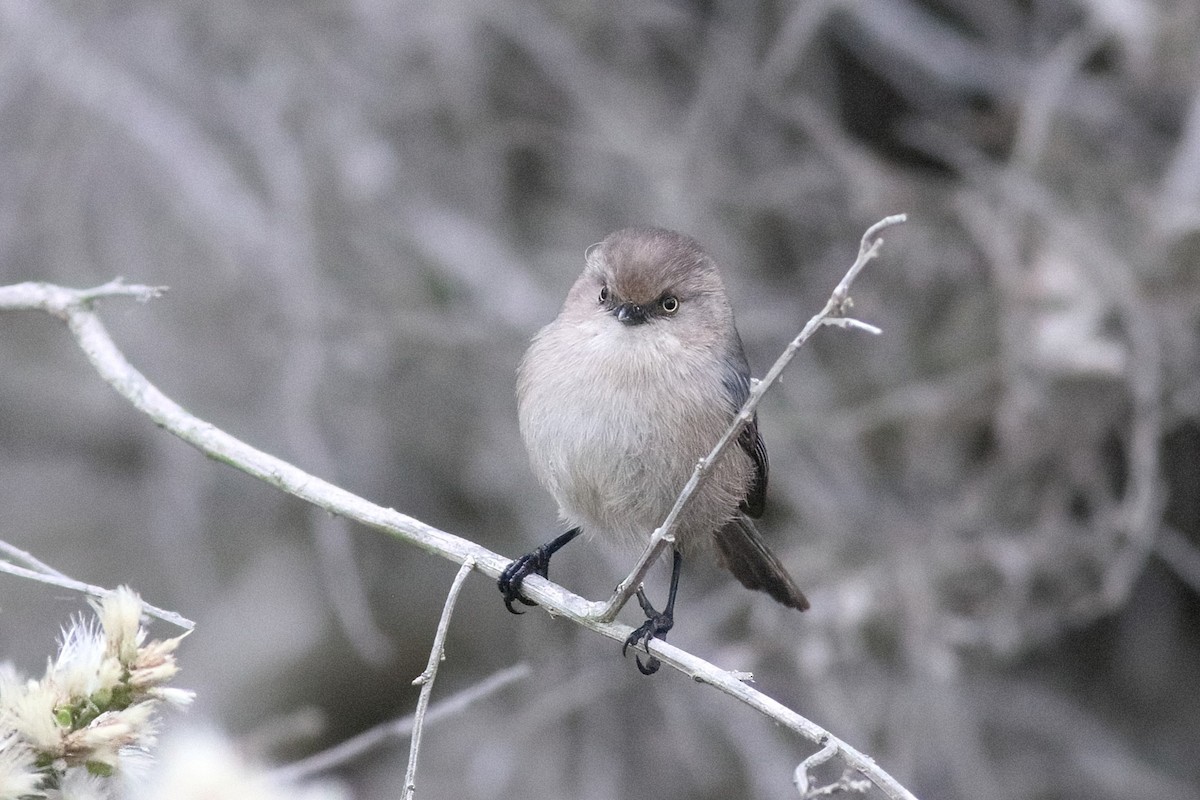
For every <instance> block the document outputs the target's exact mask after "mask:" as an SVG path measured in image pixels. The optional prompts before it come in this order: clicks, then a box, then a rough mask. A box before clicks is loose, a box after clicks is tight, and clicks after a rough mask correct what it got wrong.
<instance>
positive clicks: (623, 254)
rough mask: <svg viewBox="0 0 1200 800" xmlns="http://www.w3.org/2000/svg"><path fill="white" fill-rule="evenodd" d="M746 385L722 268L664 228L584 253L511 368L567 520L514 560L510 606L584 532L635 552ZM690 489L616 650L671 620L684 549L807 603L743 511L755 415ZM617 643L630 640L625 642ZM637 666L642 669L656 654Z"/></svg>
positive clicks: (761, 479)
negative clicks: (652, 595)
mask: <svg viewBox="0 0 1200 800" xmlns="http://www.w3.org/2000/svg"><path fill="white" fill-rule="evenodd" d="M749 392H750V367H749V364H748V363H747V361H746V354H745V352H744V351H743V350H742V340H741V338H740V337H739V336H738V332H737V328H736V327H735V326H734V322H733V310H732V309H731V308H730V305H729V301H728V300H727V299H726V297H725V288H724V286H723V285H722V284H721V279H720V277H719V276H718V275H717V268H716V265H715V264H714V263H713V260H712V259H711V258H710V257H709V256H708V254H707V253H705V252H704V250H703V249H702V248H701V247H700V245H699V244H698V243H697V242H696V241H695V240H693V239H691V238H689V237H687V236H684V235H682V234H679V233H674V232H672V231H668V230H662V229H660V228H628V229H625V230H620V231H617V232H616V233H613V234H611V235H610V236H609V237H608V238H606V239H605V240H604V241H603V242H601V243H600V244H598V245H595V246H593V247H592V248H590V249H589V250H588V252H587V256H586V259H585V265H584V269H583V274H582V275H580V276H579V279H578V280H577V281H575V285H574V286H572V287H571V291H570V292H569V293H568V294H567V300H566V302H565V303H564V304H563V307H562V311H560V312H559V315H558V317H557V318H555V320H554V321H553V322H551V323H550V324H549V325H547V326H546V327H544V328H542V330H541V331H540V332H539V333H538V334H537V335H536V336H535V337H534V339H533V343H532V344H531V345H530V347H529V350H528V352H527V353H526V354H525V358H524V359H523V360H522V361H521V366H520V368H519V370H518V375H517V406H518V411H519V416H520V425H521V435H522V437H523V438H524V439H525V447H526V448H527V449H528V451H529V456H530V460H531V461H532V464H533V470H534V472H535V473H536V475H537V478H538V480H539V481H541V483H542V485H544V486H545V487H546V488H547V489H548V490H549V491H550V494H551V495H553V496H554V499H555V500H556V501H557V502H558V508H559V514H560V516H561V518H562V519H563V520H564V521H565V522H566V524H567V525H569V526H570V530H568V531H567V532H566V533H564V534H562V535H561V536H559V537H558V538H556V539H554V540H553V541H551V542H548V543H547V544H545V545H542V546H541V547H539V548H537V549H536V550H535V551H533V552H532V553H530V554H528V555H526V556H523V557H522V558H519V559H517V560H516V561H514V562H513V563H512V564H510V565H509V567H508V569H507V570H505V572H504V574H503V575H502V576H501V578H500V591H501V593H502V594H503V595H504V602H505V605H506V607H507V608H508V610H509V611H512V612H513V613H520V612H518V611H517V610H516V609H514V608H513V606H512V601H513V600H519V601H521V602H522V603H525V604H526V605H534V603H532V602H531V601H529V600H528V599H526V598H525V597H522V596H521V595H520V588H521V582H522V581H523V580H524V579H525V577H526V576H527V575H531V574H538V575H542V576H545V575H547V573H548V569H549V564H550V557H551V556H552V555H553V554H554V553H555V552H556V551H557V550H559V549H560V548H562V546H563V545H565V544H567V543H568V542H569V541H571V540H572V539H574V538H575V537H576V536H578V535H579V533H580V532H581V531H582V532H586V533H587V534H589V535H592V536H599V537H601V538H604V539H607V540H611V541H616V542H620V543H626V544H629V545H632V546H635V547H637V548H640V547H644V546H645V545H646V543H647V541H648V539H649V537H650V534H651V533H652V532H653V531H654V529H655V528H657V527H658V526H659V525H661V524H662V522H663V520H664V519H666V517H667V514H668V513H669V512H670V510H671V507H672V506H673V505H674V503H675V500H676V498H678V496H679V493H680V491H681V490H682V489H683V487H684V484H686V483H687V481H688V479H689V478H690V477H691V475H692V472H693V470H694V469H695V467H696V462H697V461H698V460H699V459H700V458H701V457H703V456H705V455H707V454H708V452H709V451H710V450H711V449H712V447H713V445H715V444H716V442H717V440H718V439H719V438H720V437H721V435H722V434H723V433H724V432H725V429H726V428H727V427H728V426H729V424H730V422H732V420H733V418H734V417H735V416H736V414H737V412H738V410H739V409H740V408H741V406H742V404H743V403H744V402H745V400H746V397H747V396H748V394H749ZM737 444H738V445H739V446H737V447H730V448H728V449H726V450H725V452H724V453H723V455H722V458H721V459H720V460H719V461H718V462H717V463H716V464H714V465H713V467H712V470H711V472H710V473H709V475H708V478H707V480H706V481H705V482H704V483H703V484H702V485H701V487H700V488H699V490H698V491H697V492H696V494H695V495H694V496H693V497H692V498H691V500H690V502H689V504H688V505H687V506H686V507H685V510H684V511H683V513H682V515H681V516H680V519H679V525H678V527H677V529H676V538H675V548H674V560H673V565H672V566H673V568H672V572H671V586H670V590H669V593H668V599H667V604H666V606H665V608H664V609H663V611H662V612H658V611H656V610H655V609H654V607H653V606H652V605H651V604H650V602H649V601H648V600H647V599H646V596H645V594H644V593H642V592H641V591H639V594H638V600H639V602H640V603H641V605H642V609H643V611H644V612H645V613H646V617H647V619H646V622H645V623H643V624H642V625H641V627H639V628H638V629H637V630H635V631H634V632H633V634H632V635H630V637H629V638H628V639H627V640H626V642H625V648H628V647H629V646H630V645H634V646H637V645H638V644H642V645H644V646H645V647H646V648H647V652H649V649H648V648H649V641H650V639H652V638H655V637H657V638H663V637H665V635H666V633H667V631H669V630H670V629H671V627H672V625H673V624H674V610H675V594H676V589H677V588H678V584H679V572H680V567H681V565H682V563H683V558H684V557H685V556H686V557H691V556H692V555H693V554H696V553H706V552H715V556H716V558H717V561H718V562H719V563H720V564H721V565H722V566H724V567H725V568H726V569H728V570H729V571H730V572H732V573H733V575H734V576H735V577H736V578H737V579H738V580H739V581H741V582H742V584H743V585H744V586H746V587H747V588H750V589H757V590H761V591H764V592H766V593H767V594H769V595H771V597H772V598H774V599H775V600H777V601H778V602H780V603H782V604H783V605H785V606H788V607H790V608H795V609H799V610H801V611H803V610H804V609H806V608H808V600H807V599H806V598H805V597H804V595H803V594H802V593H801V591H800V590H799V589H798V588H796V584H795V583H794V582H793V581H792V579H791V577H790V576H789V575H788V573H787V571H786V570H785V569H784V568H783V565H782V564H781V563H780V561H779V559H778V558H777V557H776V556H775V554H774V553H772V552H771V550H770V549H769V548H768V547H767V545H766V543H765V542H763V540H762V537H761V536H760V535H759V533H758V531H757V530H756V529H755V527H754V524H753V523H752V522H751V517H755V518H756V517H759V516H761V515H762V512H763V506H764V502H765V499H766V491H767V451H766V448H765V447H764V445H763V441H762V438H761V437H760V436H759V434H758V425H757V420H751V421H750V422H749V424H747V425H746V427H745V428H744V429H743V430H742V432H741V434H740V436H739V437H738V440H737ZM622 652H624V648H623V649H622ZM637 663H638V669H639V670H641V671H642V672H643V673H645V674H647V675H649V674H652V673H653V672H655V671H657V669H658V667H659V662H658V660H657V659H654V658H653V657H651V658H650V660H649V662H648V664H646V665H643V664H642V662H641V660H640V659H638V660H637Z"/></svg>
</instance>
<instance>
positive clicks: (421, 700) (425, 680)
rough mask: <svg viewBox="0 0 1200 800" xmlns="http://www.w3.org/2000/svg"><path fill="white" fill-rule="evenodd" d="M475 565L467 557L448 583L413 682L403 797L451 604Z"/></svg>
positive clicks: (412, 786) (412, 777) (412, 774)
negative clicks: (414, 692) (430, 643)
mask: <svg viewBox="0 0 1200 800" xmlns="http://www.w3.org/2000/svg"><path fill="white" fill-rule="evenodd" d="M474 566H475V562H474V561H472V560H471V559H470V558H468V559H467V560H466V561H464V562H463V565H462V566H461V567H459V570H458V574H457V575H455V576H454V583H452V584H450V592H449V593H448V594H447V595H446V604H445V605H444V606H442V618H441V619H440V620H438V626H437V632H436V633H435V634H434V636H433V646H432V647H431V648H429V663H428V665H426V667H425V671H424V672H422V673H421V674H420V675H418V676H417V677H416V679H415V680H414V681H413V685H414V686H420V687H421V694H420V695H419V696H418V697H417V711H416V713H415V714H414V715H413V728H412V742H411V743H410V745H409V749H408V769H406V770H405V771H404V794H403V795H401V796H402V797H404V798H405V800H411V798H412V796H413V792H415V791H416V789H417V785H416V779H417V756H418V755H419V754H420V752H421V730H422V729H423V728H424V725H425V712H426V710H427V709H428V708H429V697H430V695H432V694H433V682H434V680H435V679H436V678H437V673H438V667H439V666H440V665H441V663H442V659H444V658H445V657H446V633H447V631H449V630H450V617H451V616H452V615H453V614H454V604H455V603H457V602H458V593H459V592H460V591H462V586H463V583H464V582H465V581H466V580H467V576H468V575H470V574H471V569H472V567H474Z"/></svg>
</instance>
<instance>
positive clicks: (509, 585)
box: [497, 545, 550, 614]
mask: <svg viewBox="0 0 1200 800" xmlns="http://www.w3.org/2000/svg"><path fill="white" fill-rule="evenodd" d="M530 575H541V576H542V577H543V578H547V577H549V575H550V553H548V552H547V551H546V546H545V545H542V546H540V547H538V548H537V549H536V550H534V551H533V552H532V553H526V554H525V555H523V556H521V557H520V558H518V559H517V560H516V561H514V562H512V563H511V564H509V565H508V566H507V567H505V568H504V572H501V573H500V580H499V581H497V585H498V586H499V587H500V594H501V595H503V596H504V607H505V608H507V609H508V610H509V612H510V613H512V614H524V613H525V612H524V611H519V610H517V609H515V608H513V606H512V602H513V600H519V601H520V602H522V603H524V604H525V605H527V606H536V605H537V603H535V602H533V601H532V600H529V599H527V598H525V597H523V596H522V595H521V584H522V582H524V580H525V579H526V578H527V577H529V576H530Z"/></svg>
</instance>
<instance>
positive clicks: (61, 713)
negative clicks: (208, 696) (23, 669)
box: [0, 587, 193, 800]
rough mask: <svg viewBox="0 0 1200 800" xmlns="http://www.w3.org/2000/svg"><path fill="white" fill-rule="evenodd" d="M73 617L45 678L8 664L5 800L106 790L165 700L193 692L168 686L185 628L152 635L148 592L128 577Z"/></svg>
mask: <svg viewBox="0 0 1200 800" xmlns="http://www.w3.org/2000/svg"><path fill="white" fill-rule="evenodd" d="M92 607H93V608H94V609H95V611H96V616H97V617H98V620H99V622H98V624H97V622H96V620H87V619H84V618H82V617H80V618H78V619H76V620H74V621H73V622H72V623H71V625H70V626H69V627H68V628H67V629H66V631H65V632H64V633H63V639H62V645H61V647H60V649H59V653H58V657H57V658H55V659H52V660H51V661H50V663H49V664H48V665H47V666H46V673H45V675H44V676H43V677H42V678H41V679H40V680H33V679H30V680H25V679H23V678H21V677H20V676H19V675H18V674H17V673H16V671H15V670H14V669H13V668H12V667H11V665H7V664H5V665H0V800H19V799H20V798H46V799H47V800H71V799H73V798H88V800H91V798H97V799H98V798H107V797H110V796H112V788H111V786H110V784H111V783H112V781H110V780H108V779H109V778H111V777H112V776H114V775H115V774H117V773H118V772H120V771H128V769H129V768H130V767H131V766H133V765H134V764H136V763H137V762H138V760H139V759H143V758H145V754H146V750H147V748H148V747H149V746H150V745H151V744H153V742H154V734H155V729H156V721H157V720H156V712H157V710H158V705H159V703H160V702H161V701H165V702H167V703H170V704H171V705H175V706H180V707H182V706H186V705H187V704H188V703H190V702H191V700H192V697H193V694H192V693H191V692H189V691H186V690H183V689H176V688H172V687H168V686H166V684H167V682H168V681H170V680H171V679H172V678H174V677H175V674H176V673H177V672H178V671H179V667H178V666H177V665H176V663H175V649H176V648H177V647H178V646H179V643H180V641H182V639H183V636H177V637H175V638H173V639H165V640H154V641H151V642H146V629H145V628H143V627H142V624H141V616H142V601H141V599H140V598H139V597H138V595H137V594H136V593H135V592H134V591H133V590H131V589H129V588H127V587H121V588H119V589H118V590H117V591H116V592H114V593H113V594H111V595H109V596H108V597H106V598H104V599H103V600H101V601H99V602H95V601H93V602H92Z"/></svg>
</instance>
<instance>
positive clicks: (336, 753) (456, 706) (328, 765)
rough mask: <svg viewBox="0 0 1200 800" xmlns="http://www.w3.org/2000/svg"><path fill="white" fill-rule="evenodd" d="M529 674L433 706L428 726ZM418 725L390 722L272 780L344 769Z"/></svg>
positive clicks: (505, 675)
mask: <svg viewBox="0 0 1200 800" xmlns="http://www.w3.org/2000/svg"><path fill="white" fill-rule="evenodd" d="M529 673H530V669H529V665H528V664H524V663H522V664H517V665H516V666H512V667H506V668H505V669H502V670H499V671H497V672H494V673H492V674H491V675H489V676H488V677H486V678H484V679H483V680H482V681H480V682H479V683H477V684H475V685H474V686H471V687H469V688H467V689H464V690H463V691H461V692H459V693H458V694H455V695H452V696H450V697H447V698H446V699H445V700H441V701H439V702H437V703H434V704H433V705H431V706H430V707H429V710H428V711H427V712H426V714H425V722H426V724H430V725H431V724H433V723H435V722H438V721H439V720H442V719H445V718H447V717H452V716H455V715H456V714H460V713H462V712H463V711H464V710H465V709H466V708H467V707H468V706H470V705H472V704H474V703H475V702H477V701H479V700H482V699H483V698H485V697H487V696H488V695H490V694H493V693H494V692H498V691H500V690H501V689H503V688H504V687H505V686H508V685H509V684H511V683H514V682H516V681H519V680H521V679H523V678H527V677H529ZM415 721H416V715H415V714H408V715H406V716H403V717H401V718H399V719H394V720H388V721H387V722H384V723H382V724H380V725H376V726H375V727H374V728H370V729H368V730H365V731H363V732H362V733H360V734H358V735H357V736H354V737H352V738H350V739H347V740H346V741H344V742H341V743H339V744H336V745H334V746H333V747H331V748H329V749H328V750H322V751H321V752H319V753H314V754H313V755H311V756H308V757H307V758H304V759H302V760H300V761H295V762H293V763H291V764H288V765H287V766H284V767H279V768H278V769H275V770H273V771H272V772H271V777H273V778H276V779H277V780H279V781H284V782H293V781H299V780H303V779H305V778H308V777H310V776H312V775H316V774H318V773H321V772H326V771H328V770H331V769H334V768H335V767H340V766H342V765H343V764H346V763H349V762H350V761H353V760H354V759H356V758H358V757H359V756H361V755H363V754H364V753H367V752H369V751H371V750H373V749H374V748H376V747H379V746H380V745H381V744H384V743H385V742H388V741H390V740H393V739H403V738H404V737H405V736H408V735H409V734H411V733H412V731H413V725H414V723H415Z"/></svg>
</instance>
